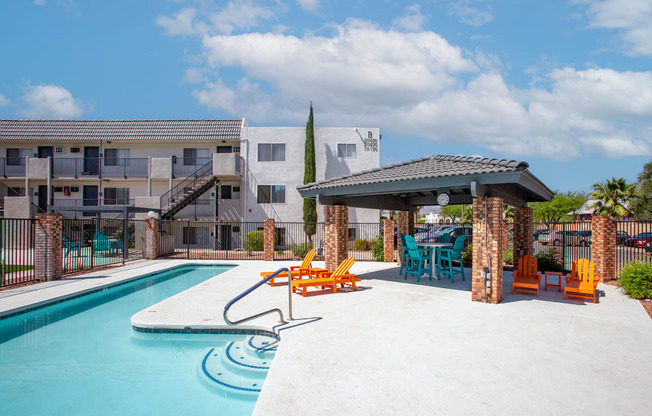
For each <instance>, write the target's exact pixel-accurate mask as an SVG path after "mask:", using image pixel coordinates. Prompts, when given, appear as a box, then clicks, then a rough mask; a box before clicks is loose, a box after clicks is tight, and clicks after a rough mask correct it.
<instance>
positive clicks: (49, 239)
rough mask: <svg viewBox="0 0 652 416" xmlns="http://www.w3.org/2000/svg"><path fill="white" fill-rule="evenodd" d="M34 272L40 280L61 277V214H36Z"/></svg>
mask: <svg viewBox="0 0 652 416" xmlns="http://www.w3.org/2000/svg"><path fill="white" fill-rule="evenodd" d="M35 217H36V223H35V225H36V230H35V232H36V235H35V241H34V274H35V277H36V278H37V279H38V280H40V281H45V280H47V281H51V280H57V279H61V274H62V262H63V259H62V255H63V253H62V248H61V243H62V237H61V233H62V231H61V218H62V217H61V214H36V215H35Z"/></svg>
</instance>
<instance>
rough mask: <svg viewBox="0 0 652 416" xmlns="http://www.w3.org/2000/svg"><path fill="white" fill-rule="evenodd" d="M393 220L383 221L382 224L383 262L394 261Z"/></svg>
mask: <svg viewBox="0 0 652 416" xmlns="http://www.w3.org/2000/svg"><path fill="white" fill-rule="evenodd" d="M394 224H395V221H394V220H385V222H384V223H383V227H384V228H383V247H384V248H385V261H386V262H388V261H394V253H395V248H394Z"/></svg>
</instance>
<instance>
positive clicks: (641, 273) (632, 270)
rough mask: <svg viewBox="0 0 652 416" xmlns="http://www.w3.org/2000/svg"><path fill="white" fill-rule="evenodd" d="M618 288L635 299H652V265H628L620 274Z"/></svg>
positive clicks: (632, 263)
mask: <svg viewBox="0 0 652 416" xmlns="http://www.w3.org/2000/svg"><path fill="white" fill-rule="evenodd" d="M618 286H620V287H621V288H622V289H623V290H624V291H625V293H627V296H629V297H630V298H634V299H652V264H650V263H644V262H640V261H632V262H630V263H627V265H626V266H625V267H623V268H622V269H621V270H620V273H618Z"/></svg>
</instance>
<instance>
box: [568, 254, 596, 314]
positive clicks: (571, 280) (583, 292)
mask: <svg viewBox="0 0 652 416" xmlns="http://www.w3.org/2000/svg"><path fill="white" fill-rule="evenodd" d="M594 269H595V266H594V264H593V263H592V262H590V261H589V260H587V259H579V260H577V261H576V262H573V266H572V268H571V273H570V275H566V287H564V299H566V297H570V298H578V299H582V300H593V303H596V296H595V293H596V288H597V287H598V281H599V280H600V279H599V278H598V276H596V275H595V273H594Z"/></svg>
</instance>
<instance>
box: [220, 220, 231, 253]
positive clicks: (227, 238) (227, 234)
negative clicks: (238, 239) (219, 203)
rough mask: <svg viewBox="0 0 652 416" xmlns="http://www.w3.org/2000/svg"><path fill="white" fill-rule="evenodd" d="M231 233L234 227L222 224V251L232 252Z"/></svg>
mask: <svg viewBox="0 0 652 416" xmlns="http://www.w3.org/2000/svg"><path fill="white" fill-rule="evenodd" d="M231 232H232V226H231V225H226V224H222V225H221V226H220V249H221V250H231Z"/></svg>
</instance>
